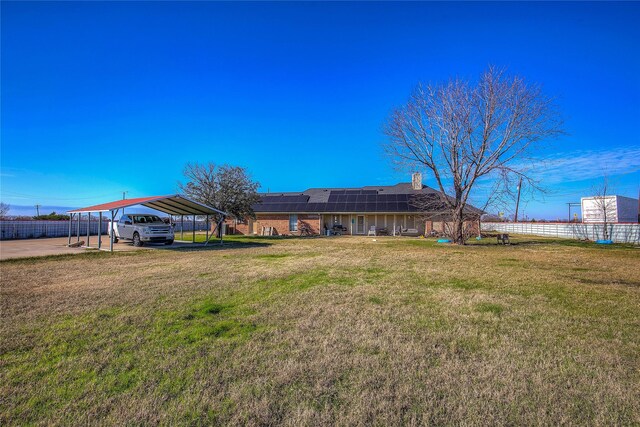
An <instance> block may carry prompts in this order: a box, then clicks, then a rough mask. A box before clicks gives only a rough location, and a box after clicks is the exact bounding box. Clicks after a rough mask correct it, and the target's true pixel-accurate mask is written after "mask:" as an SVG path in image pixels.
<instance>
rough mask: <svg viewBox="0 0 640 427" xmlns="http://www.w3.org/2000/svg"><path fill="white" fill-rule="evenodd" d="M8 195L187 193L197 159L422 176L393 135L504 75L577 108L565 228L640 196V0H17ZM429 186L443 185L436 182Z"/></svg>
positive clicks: (331, 173) (552, 156) (270, 183)
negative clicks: (607, 192)
mask: <svg viewBox="0 0 640 427" xmlns="http://www.w3.org/2000/svg"><path fill="white" fill-rule="evenodd" d="M1 7H2V30H1V31H2V34H1V35H2V42H1V43H2V44H1V47H2V53H1V55H2V58H1V59H2V70H1V71H2V75H1V79H2V80H1V83H2V87H1V97H2V98H1V101H2V129H1V130H2V135H1V136H2V152H1V154H2V158H1V166H2V172H1V174H2V176H1V178H2V182H1V184H2V186H1V194H0V195H1V198H2V201H4V202H7V203H10V204H11V205H14V206H17V205H28V206H31V205H33V204H35V203H40V204H43V205H48V206H65V207H66V206H71V207H76V206H83V205H88V204H93V203H99V202H104V201H108V200H112V199H117V198H119V197H121V192H122V190H128V191H129V193H128V196H129V197H136V196H144V195H154V194H166V193H172V192H175V191H176V183H177V182H178V181H179V180H180V179H181V170H182V168H183V166H184V164H185V163H186V162H188V161H201V162H207V161H213V162H217V163H230V164H237V165H241V166H245V167H246V168H247V169H248V170H249V171H250V172H251V174H252V176H253V177H254V178H255V179H256V180H258V181H259V182H260V183H261V184H262V190H265V191H266V190H267V189H270V190H271V191H287V190H289V191H295V190H303V189H306V188H308V187H325V186H327V187H328V186H333V187H338V186H360V185H376V184H393V183H396V182H399V181H408V180H409V179H408V178H409V172H398V171H394V170H393V168H392V166H391V164H390V162H389V161H388V159H386V158H385V157H384V156H383V154H382V150H381V148H380V144H381V143H382V142H384V136H383V135H382V132H381V127H382V125H383V123H384V121H385V119H386V117H387V115H388V114H389V112H390V110H391V109H392V108H393V107H394V106H397V105H399V104H401V103H403V102H404V101H405V100H406V99H407V97H408V95H409V93H410V91H411V89H412V88H413V87H414V86H415V84H416V83H417V82H418V81H439V80H445V79H447V78H449V77H451V76H461V77H468V78H475V77H476V76H477V75H478V74H479V73H480V72H481V71H482V70H483V69H484V68H485V67H486V66H487V64H490V63H491V64H496V65H498V66H504V67H508V69H509V71H510V72H512V73H517V74H520V75H522V76H524V77H525V78H526V79H528V80H531V81H535V82H539V83H541V84H543V85H544V88H545V90H546V92H547V93H548V94H550V95H553V96H557V97H558V103H559V105H560V108H561V110H562V111H563V112H564V115H565V117H566V130H567V131H568V132H569V135H568V136H566V137H564V138H563V139H561V140H560V141H557V142H555V143H554V144H552V145H550V146H549V148H546V149H545V150H541V151H540V157H541V158H545V159H547V160H549V161H550V163H551V166H552V168H551V170H549V171H548V172H545V174H544V178H545V182H546V184H547V187H549V189H550V190H551V193H550V194H549V195H548V196H546V197H545V199H544V201H531V202H528V203H526V205H525V207H524V210H525V213H526V214H528V215H529V216H533V217H536V218H540V217H549V218H555V217H557V216H563V217H564V215H565V211H566V207H565V205H564V203H565V202H568V201H576V200H579V197H580V196H582V195H586V193H588V192H589V189H590V187H591V185H592V183H593V182H594V180H596V179H597V178H599V177H600V176H602V174H603V173H605V172H606V173H607V174H608V175H609V176H610V177H611V178H612V180H613V181H614V183H615V185H616V187H617V190H618V193H620V194H624V195H628V196H632V197H637V195H638V187H639V185H640V172H639V170H640V136H639V135H640V132H639V131H638V125H639V124H640V52H639V50H640V48H639V46H640V25H638V24H637V23H638V22H639V21H640V3H566V4H564V3H531V4H527V3H239V4H235V3H204V2H192V3H166V2H163V3H151V2H100V3H93V2H86V3H70V2H64V3H56V2H42V3H36V2H15V3H14V2H2V6H1ZM426 183H427V184H432V180H431V179H430V177H428V176H427V177H426Z"/></svg>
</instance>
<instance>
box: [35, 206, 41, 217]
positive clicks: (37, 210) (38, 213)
mask: <svg viewBox="0 0 640 427" xmlns="http://www.w3.org/2000/svg"><path fill="white" fill-rule="evenodd" d="M41 206H42V205H36V216H40V207H41Z"/></svg>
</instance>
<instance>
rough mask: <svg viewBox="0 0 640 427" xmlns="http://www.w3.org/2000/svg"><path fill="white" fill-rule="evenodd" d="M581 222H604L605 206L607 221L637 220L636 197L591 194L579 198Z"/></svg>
mask: <svg viewBox="0 0 640 427" xmlns="http://www.w3.org/2000/svg"><path fill="white" fill-rule="evenodd" d="M580 204H581V208H582V222H592V223H593V222H604V211H605V208H606V213H607V222H609V223H619V222H638V199H633V198H631V197H624V196H615V195H612V196H604V197H598V196H592V197H583V198H582V199H581V200H580Z"/></svg>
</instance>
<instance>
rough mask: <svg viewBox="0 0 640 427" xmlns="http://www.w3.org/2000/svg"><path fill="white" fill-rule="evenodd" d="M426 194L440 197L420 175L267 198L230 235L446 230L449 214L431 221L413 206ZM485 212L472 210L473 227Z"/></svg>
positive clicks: (265, 195) (230, 225)
mask: <svg viewBox="0 0 640 427" xmlns="http://www.w3.org/2000/svg"><path fill="white" fill-rule="evenodd" d="M420 194H422V195H431V196H432V197H439V195H440V192H438V191H437V190H434V189H433V188H430V187H427V186H426V185H423V184H422V180H421V177H420V174H414V176H413V182H411V183H400V184H396V185H391V186H367V187H360V188H310V189H308V190H305V191H302V192H299V193H295V192H291V193H263V194H261V195H260V196H261V198H262V200H261V202H260V203H257V204H256V205H255V206H254V207H253V209H254V211H255V214H256V218H255V219H248V220H246V221H243V222H240V221H235V220H231V221H230V222H229V223H228V228H227V230H228V233H231V234H244V235H318V234H326V232H327V230H331V231H336V230H339V231H340V232H341V234H349V235H367V234H368V232H369V231H370V230H371V229H372V227H375V230H376V233H377V234H389V235H398V234H401V235H425V234H428V233H430V232H431V231H432V230H436V231H440V232H442V231H444V229H445V224H446V222H447V218H446V214H444V213H440V212H432V213H431V214H430V215H428V216H425V215H424V213H423V212H421V211H420V210H419V209H418V207H416V206H414V204H413V203H412V201H414V200H415V198H416V196H418V195H420ZM414 203H415V202H414ZM440 210H442V208H441V209H440ZM481 213H482V212H481V211H480V210H479V209H476V208H474V207H469V210H468V217H469V220H468V225H469V226H472V227H476V228H477V219H478V217H479V215H480V214H481Z"/></svg>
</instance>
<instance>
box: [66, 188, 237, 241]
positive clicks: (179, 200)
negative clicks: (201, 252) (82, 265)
mask: <svg viewBox="0 0 640 427" xmlns="http://www.w3.org/2000/svg"><path fill="white" fill-rule="evenodd" d="M135 205H142V206H146V207H148V208H151V209H155V210H157V211H160V212H164V213H167V214H169V215H170V220H169V222H170V223H171V219H173V218H172V217H173V215H176V216H177V215H180V217H181V221H183V222H184V216H185V215H193V224H194V227H193V238H192V240H193V242H195V236H196V232H195V222H196V215H200V216H205V217H206V219H207V239H206V240H205V242H204V244H205V245H207V244H208V243H209V240H210V238H211V237H212V236H214V234H215V232H216V231H218V232H219V231H220V230H221V227H222V223H223V222H224V220H225V218H226V216H227V215H228V214H227V213H226V212H223V211H221V210H219V209H216V208H212V207H211V206H207V205H205V204H202V203H199V202H196V201H193V200H191V199H187V198H186V197H184V196H181V195H179V194H174V195H170V196H152V197H138V198H136V199H123V200H116V201H114V202H109V203H103V204H101V205H95V206H88V207H86V208H80V209H74V210H71V211H68V214H69V245H70V244H71V229H72V223H73V217H74V215H75V214H78V241H80V217H81V215H82V214H83V213H86V214H87V215H88V222H87V242H86V246H89V235H90V225H91V214H92V213H94V212H96V213H98V230H99V232H98V249H101V246H102V239H101V230H102V214H103V213H104V212H110V213H111V224H110V227H111V233H110V235H113V222H114V220H115V217H116V215H117V214H118V211H119V210H120V209H124V208H127V207H130V206H135ZM211 215H214V216H218V218H219V219H218V222H217V224H216V228H215V230H214V232H213V233H211V236H210V235H209V216H211ZM220 243H222V233H220ZM109 250H110V251H111V252H113V239H111V238H109Z"/></svg>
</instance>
